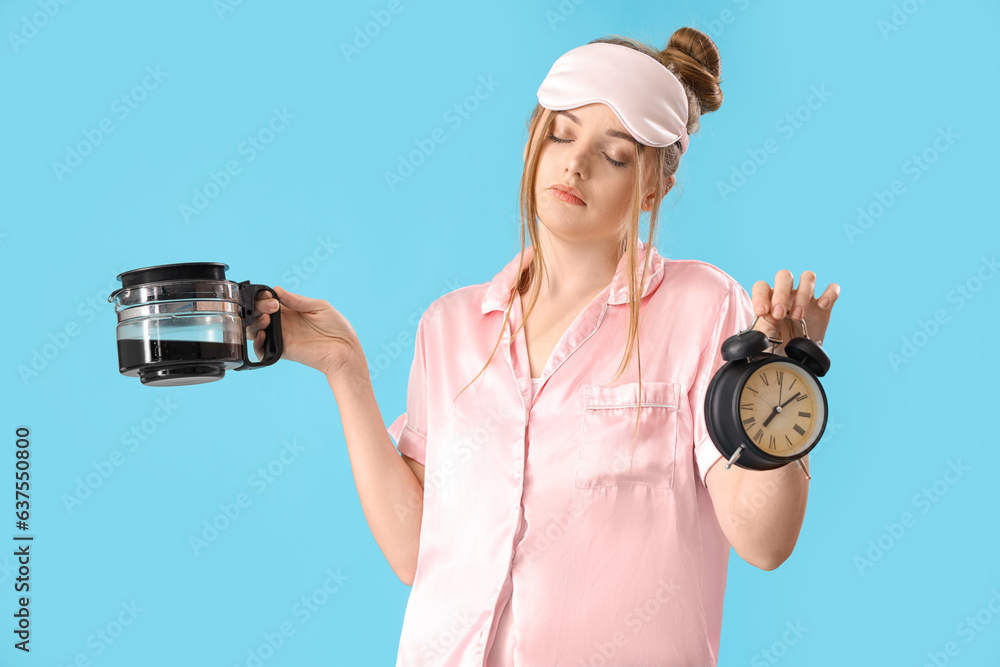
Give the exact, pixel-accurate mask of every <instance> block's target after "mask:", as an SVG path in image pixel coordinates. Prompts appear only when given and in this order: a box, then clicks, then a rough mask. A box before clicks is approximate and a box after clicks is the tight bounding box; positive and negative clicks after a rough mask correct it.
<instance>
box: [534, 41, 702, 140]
mask: <svg viewBox="0 0 1000 667" xmlns="http://www.w3.org/2000/svg"><path fill="white" fill-rule="evenodd" d="M594 102H602V103H604V104H607V105H608V106H609V107H611V110H612V111H614V113H615V116H617V117H618V120H620V121H621V122H622V125H624V126H625V129H626V130H628V132H629V134H631V135H632V136H633V137H635V139H636V141H638V142H640V143H642V144H645V145H646V146H658V147H659V146H669V145H671V144H673V143H675V142H677V141H678V140H679V141H680V147H681V153H683V152H684V151H686V150H687V146H688V133H687V119H688V98H687V95H686V94H685V92H684V86H682V85H681V82H680V80H678V79H677V77H676V76H674V74H673V73H672V72H671V71H670V70H668V69H667V68H666V67H664V66H663V65H662V64H661V63H660V62H659V61H658V60H656V59H654V58H651V57H649V56H648V55H646V54H645V53H641V52H639V51H636V50H635V49H632V48H629V47H627V46H621V45H618V44H608V43H606V42H597V43H594V44H585V45H583V46H578V47H577V48H575V49H572V50H571V51H567V52H566V53H564V54H563V55H562V56H560V57H559V59H558V60H556V62H555V64H553V65H552V69H550V70H549V73H548V74H547V75H546V76H545V80H544V81H542V85H540V86H539V87H538V103H539V104H541V105H542V106H543V107H545V108H546V109H551V110H552V111H564V110H566V109H573V108H575V107H579V106H583V105H585V104H592V103H594Z"/></svg>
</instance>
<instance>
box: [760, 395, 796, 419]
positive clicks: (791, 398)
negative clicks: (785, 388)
mask: <svg viewBox="0 0 1000 667" xmlns="http://www.w3.org/2000/svg"><path fill="white" fill-rule="evenodd" d="M779 393H780V392H779ZM801 393H802V392H801V391H797V392H795V396H791V397H789V399H788V400H787V401H785V402H784V403H782V404H781V405H778V406H772V407H773V408H774V409H773V410H771V414H769V415H768V416H767V419H765V420H764V423H762V424H761V426H767V425H768V424H770V423H771V420H772V419H774V417H775V416H776V415H777V414H778V413H779V412H781V408H783V407H785V406H786V405H788V404H789V403H791V402H792V401H794V400H795V399H796V397H797V396H798V395H799V394H801ZM768 405H770V403H768Z"/></svg>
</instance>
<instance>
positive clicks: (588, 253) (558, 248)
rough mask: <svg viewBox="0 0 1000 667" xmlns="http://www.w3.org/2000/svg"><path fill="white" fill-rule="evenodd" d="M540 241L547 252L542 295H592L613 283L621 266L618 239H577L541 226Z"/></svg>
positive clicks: (555, 297)
mask: <svg viewBox="0 0 1000 667" xmlns="http://www.w3.org/2000/svg"><path fill="white" fill-rule="evenodd" d="M538 237H539V238H538V243H539V245H540V247H541V250H542V252H543V253H544V254H545V273H546V275H544V276H536V279H537V278H541V285H540V286H539V294H538V296H539V298H540V299H546V300H558V301H578V300H581V299H591V298H593V297H594V295H595V294H598V293H599V292H600V291H601V290H603V289H604V288H605V287H607V286H608V285H610V284H611V280H612V279H613V278H614V277H615V270H616V269H617V268H618V261H619V259H620V256H619V255H618V248H619V245H618V243H619V242H618V239H617V238H610V239H605V240H602V241H596V242H595V241H589V242H577V241H567V240H566V239H561V238H558V237H555V236H553V235H552V234H551V233H549V232H548V230H547V229H546V228H545V226H544V225H539V226H538Z"/></svg>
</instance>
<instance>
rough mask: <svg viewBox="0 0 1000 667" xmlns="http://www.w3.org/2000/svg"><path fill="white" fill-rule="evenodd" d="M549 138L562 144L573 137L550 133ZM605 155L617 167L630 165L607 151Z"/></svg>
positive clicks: (568, 141)
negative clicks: (613, 157) (614, 158)
mask: <svg viewBox="0 0 1000 667" xmlns="http://www.w3.org/2000/svg"><path fill="white" fill-rule="evenodd" d="M549 140H550V141H555V142H557V143H560V144H568V143H570V142H571V141H572V139H561V138H559V137H557V136H556V135H554V134H550V135H549ZM604 157H606V158H607V159H608V162H610V163H611V164H613V165H615V166H616V167H627V166H628V162H620V161H618V160H613V159H612V158H611V156H610V155H608V154H607V153H605V154H604Z"/></svg>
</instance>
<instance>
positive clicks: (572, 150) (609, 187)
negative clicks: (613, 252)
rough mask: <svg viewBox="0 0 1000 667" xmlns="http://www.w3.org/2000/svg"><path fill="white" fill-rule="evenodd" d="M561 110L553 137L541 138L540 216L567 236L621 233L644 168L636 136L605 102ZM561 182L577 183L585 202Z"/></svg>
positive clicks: (537, 198) (592, 237)
mask: <svg viewBox="0 0 1000 667" xmlns="http://www.w3.org/2000/svg"><path fill="white" fill-rule="evenodd" d="M555 114H556V117H555V118H554V119H553V122H552V127H551V129H550V131H549V136H545V137H541V138H540V140H541V141H542V147H541V152H540V153H539V157H538V171H537V174H536V178H535V201H536V202H537V210H538V217H539V219H540V220H541V222H542V224H543V225H545V227H546V228H547V229H548V231H549V232H551V233H552V234H554V235H556V236H558V237H560V238H563V239H565V240H567V241H570V240H572V241H584V242H589V241H599V240H612V239H613V240H617V239H619V238H621V234H622V228H623V226H624V225H626V224H627V223H628V219H629V213H630V211H629V206H630V204H631V200H632V183H633V179H634V178H635V176H636V174H637V173H638V172H637V166H636V142H635V140H634V139H633V138H632V137H631V135H630V134H629V133H628V132H627V131H626V130H625V127H624V126H623V125H622V124H621V122H620V121H619V120H618V117H617V116H615V114H614V112H613V111H611V108H610V107H608V106H607V105H606V104H603V103H600V102H596V103H593V104H587V105H584V106H581V107H577V108H575V109H570V110H568V111H557V112H555ZM645 152H646V155H645V156H643V159H644V160H646V161H647V162H646V164H644V165H643V167H644V169H643V171H644V173H646V174H649V173H650V172H651V170H650V169H649V168H647V165H648V159H649V155H650V154H651V153H652V151H649V150H646V151H645ZM648 180H650V182H651V179H648ZM559 187H566V188H574V189H575V190H576V191H577V192H578V197H579V198H580V199H582V201H581V200H580V199H578V198H575V197H572V196H571V195H567V194H565V193H564V192H561V191H559V189H558V188H559ZM643 194H644V195H645V194H646V192H644V193H643Z"/></svg>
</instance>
